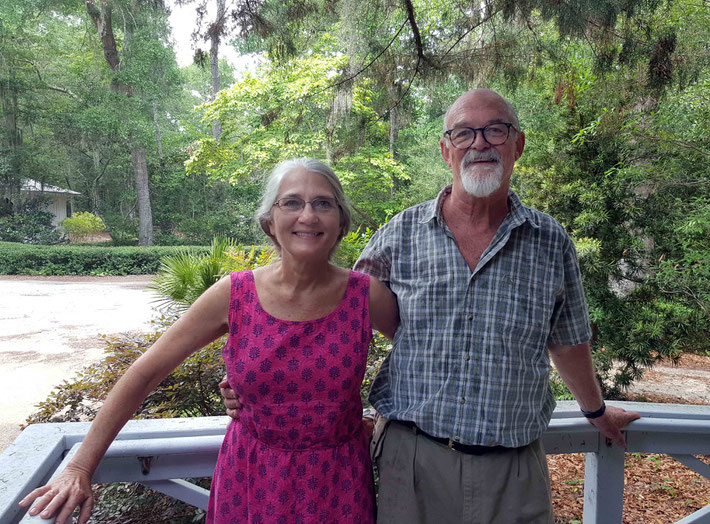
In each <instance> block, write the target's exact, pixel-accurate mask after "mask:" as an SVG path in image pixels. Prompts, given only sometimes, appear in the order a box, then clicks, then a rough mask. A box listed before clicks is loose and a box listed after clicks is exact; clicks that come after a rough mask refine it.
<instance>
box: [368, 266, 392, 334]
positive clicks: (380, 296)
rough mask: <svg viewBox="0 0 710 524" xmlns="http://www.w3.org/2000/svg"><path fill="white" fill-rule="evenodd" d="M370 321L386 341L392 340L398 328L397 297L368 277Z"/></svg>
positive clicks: (381, 284) (378, 282)
mask: <svg viewBox="0 0 710 524" xmlns="http://www.w3.org/2000/svg"><path fill="white" fill-rule="evenodd" d="M370 321H371V322H372V327H374V328H375V329H376V330H377V331H379V332H380V333H382V334H383V335H384V336H386V337H387V338H388V339H390V340H392V339H394V334H395V332H396V331H397V326H399V308H398V307H397V297H396V296H395V295H394V293H392V291H390V290H389V288H388V287H387V286H385V285H384V284H383V283H382V282H380V281H379V280H377V279H376V278H375V277H372V276H371V277H370Z"/></svg>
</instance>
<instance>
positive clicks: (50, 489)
mask: <svg viewBox="0 0 710 524" xmlns="http://www.w3.org/2000/svg"><path fill="white" fill-rule="evenodd" d="M33 502H34V503H33ZM30 504H32V506H31V507H30V511H29V514H30V515H31V516H33V517H34V516H35V515H37V514H40V512H41V514H40V517H41V518H43V519H48V518H50V517H52V516H53V515H57V518H56V520H55V521H54V522H55V524H64V523H65V522H71V516H72V513H73V512H74V509H75V508H76V507H77V506H78V507H79V508H80V512H79V520H78V524H85V523H86V522H88V520H89V516H90V515H91V510H92V509H93V507H94V495H93V493H92V492H91V480H90V477H89V476H88V475H87V474H86V473H85V472H84V471H81V470H80V469H78V468H76V467H72V465H71V464H69V465H68V466H67V467H66V468H65V469H64V471H62V472H61V473H60V474H59V475H58V476H57V477H56V478H54V479H52V480H51V481H50V482H49V483H48V484H47V485H45V486H42V487H41V488H37V489H36V490H34V491H32V492H31V493H30V494H29V495H27V496H26V497H25V498H24V499H22V500H21V501H20V506H21V507H23V508H26V507H27V506H29V505H30Z"/></svg>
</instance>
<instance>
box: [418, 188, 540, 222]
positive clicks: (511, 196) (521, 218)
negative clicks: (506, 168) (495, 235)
mask: <svg viewBox="0 0 710 524" xmlns="http://www.w3.org/2000/svg"><path fill="white" fill-rule="evenodd" d="M451 187H452V186H451V185H448V186H446V187H445V188H444V189H442V190H441V191H439V194H438V195H437V197H436V198H435V199H434V200H430V201H429V202H426V203H425V204H424V208H423V209H422V213H421V218H420V219H419V223H420V224H424V223H426V222H429V221H431V220H434V219H436V220H437V221H438V222H439V224H440V225H443V224H445V223H446V221H445V220H444V213H443V206H444V200H446V197H447V196H449V195H450V194H451ZM508 205H509V210H508V215H507V217H506V219H507V220H510V225H511V226H512V227H517V226H519V225H521V224H522V223H523V222H525V221H528V222H529V223H530V225H531V226H532V227H533V228H535V229H539V228H540V222H539V220H538V217H537V216H535V214H534V213H533V212H532V211H531V209H530V208H529V207H528V206H526V205H524V204H523V203H522V202H521V201H520V197H519V196H518V195H517V193H516V192H515V191H513V190H512V189H510V190H508Z"/></svg>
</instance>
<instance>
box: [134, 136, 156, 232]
mask: <svg viewBox="0 0 710 524" xmlns="http://www.w3.org/2000/svg"><path fill="white" fill-rule="evenodd" d="M131 157H132V159H133V171H134V172H135V175H136V194H137V195H138V245H139V246H152V245H153V216H152V213H151V209H150V192H149V190H148V164H147V163H146V160H145V149H143V148H141V147H137V146H136V147H135V148H134V149H133V151H131Z"/></svg>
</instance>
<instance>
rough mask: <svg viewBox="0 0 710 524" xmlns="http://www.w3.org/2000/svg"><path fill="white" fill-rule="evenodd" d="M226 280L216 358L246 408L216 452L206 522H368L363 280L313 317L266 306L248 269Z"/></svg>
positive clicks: (370, 493) (358, 277) (355, 278)
mask: <svg viewBox="0 0 710 524" xmlns="http://www.w3.org/2000/svg"><path fill="white" fill-rule="evenodd" d="M231 282H232V285H231V296H230V306H229V338H228V340H227V343H226V345H225V346H224V349H223V350H222V356H223V358H224V362H225V365H226V368H227V377H228V379H229V383H230V385H231V386H232V388H233V389H234V390H235V391H236V393H237V395H238V396H239V398H240V400H241V402H242V404H243V405H244V408H243V409H242V411H241V415H240V418H239V420H238V421H232V422H231V423H230V425H229V427H228V428H227V434H226V435H225V438H224V442H223V444H222V448H221V449H220V452H219V458H218V459H217V467H216V468H215V472H214V477H213V480H212V489H211V492H210V500H209V508H208V510H207V522H208V523H219V524H226V523H236V522H238V523H249V524H262V523H276V524H298V523H316V522H317V523H319V524H320V523H363V524H364V523H372V522H374V516H373V515H374V508H373V505H374V489H373V481H372V467H371V463H370V457H369V453H368V438H367V436H366V434H365V432H364V428H363V424H362V402H361V400H360V385H361V383H362V378H363V376H364V373H365V367H366V362H367V350H368V346H369V343H370V339H371V337H372V330H371V327H370V316H369V307H368V301H369V290H370V280H369V277H368V276H367V275H364V274H362V273H357V272H355V271H351V272H350V277H349V280H348V285H347V289H346V291H345V296H344V297H343V300H342V301H341V302H340V304H339V305H338V306H337V307H336V309H335V310H334V311H332V312H331V313H330V314H328V315H326V316H325V317H323V318H319V319H317V320H309V321H287V320H280V319H277V318H275V317H273V316H271V315H269V314H268V313H266V312H265V311H264V309H263V308H262V307H261V304H260V303H259V298H258V296H257V294H256V288H255V286H254V275H253V273H252V272H251V271H241V272H237V273H232V275H231Z"/></svg>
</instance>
